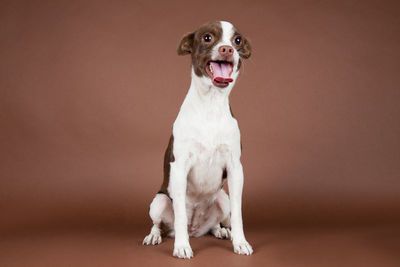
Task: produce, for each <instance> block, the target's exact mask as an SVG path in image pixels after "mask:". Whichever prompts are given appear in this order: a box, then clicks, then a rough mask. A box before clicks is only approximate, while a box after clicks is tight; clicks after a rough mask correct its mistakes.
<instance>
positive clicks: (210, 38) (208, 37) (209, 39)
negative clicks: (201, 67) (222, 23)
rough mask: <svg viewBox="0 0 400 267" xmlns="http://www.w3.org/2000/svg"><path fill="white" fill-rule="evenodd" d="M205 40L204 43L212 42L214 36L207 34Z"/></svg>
mask: <svg viewBox="0 0 400 267" xmlns="http://www.w3.org/2000/svg"><path fill="white" fill-rule="evenodd" d="M203 39H204V42H206V43H209V42H211V41H212V36H211V35H210V34H206V35H204V37H203Z"/></svg>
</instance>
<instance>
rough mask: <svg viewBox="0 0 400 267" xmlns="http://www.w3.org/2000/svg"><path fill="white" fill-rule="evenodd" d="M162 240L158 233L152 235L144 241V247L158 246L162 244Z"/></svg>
mask: <svg viewBox="0 0 400 267" xmlns="http://www.w3.org/2000/svg"><path fill="white" fill-rule="evenodd" d="M161 242H162V238H161V235H160V234H158V233H150V234H149V235H148V236H146V237H145V238H144V239H143V245H158V244H161Z"/></svg>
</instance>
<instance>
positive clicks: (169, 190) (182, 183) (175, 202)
mask: <svg viewBox="0 0 400 267" xmlns="http://www.w3.org/2000/svg"><path fill="white" fill-rule="evenodd" d="M178 54H179V55H187V54H190V55H191V57H192V81H191V85H190V88H189V91H188V93H187V95H186V98H185V100H184V102H183V104H182V106H181V109H180V111H179V114H178V116H177V118H176V120H175V123H174V126H173V131H172V135H171V138H170V140H169V144H168V148H167V151H166V152H165V157H164V182H163V184H162V186H161V189H160V191H159V192H158V193H157V194H156V196H155V197H154V199H153V201H152V203H151V205H150V217H151V219H152V220H153V224H154V225H153V227H152V228H151V232H150V234H149V235H148V236H146V237H145V239H144V240H143V244H146V245H156V244H160V243H161V241H162V238H161V234H162V233H164V234H166V235H169V236H175V244H174V251H173V255H174V256H176V257H179V258H191V257H193V252H192V249H191V247H190V245H189V236H193V237H198V236H202V235H204V234H206V233H209V232H210V233H211V234H213V235H214V236H215V237H217V238H230V239H232V242H233V248H234V252H235V253H238V254H245V255H250V254H252V253H253V249H252V247H251V246H250V244H249V243H248V242H247V241H246V238H245V236H244V232H243V223H242V211H241V206H242V188H243V169H242V164H241V162H240V156H241V142H240V131H239V127H238V124H237V121H236V119H235V118H234V117H233V116H232V113H231V109H230V105H229V94H230V92H231V90H232V87H233V85H234V84H235V82H236V79H237V77H238V75H239V70H240V67H241V66H242V60H243V59H247V58H249V57H250V54H251V47H250V44H249V42H248V40H247V39H246V38H245V37H244V36H243V35H242V34H241V33H240V32H239V31H238V30H237V29H236V28H235V27H234V26H233V25H232V24H231V23H229V22H226V21H218V22H213V23H208V24H205V25H203V26H201V27H200V28H199V29H198V30H196V31H195V32H192V33H189V34H186V35H185V36H184V37H183V39H182V41H181V43H180V44H179V47H178ZM226 179H227V180H228V187H229V196H228V195H227V194H226V193H225V191H224V190H223V188H222V186H223V184H224V182H225V180H226Z"/></svg>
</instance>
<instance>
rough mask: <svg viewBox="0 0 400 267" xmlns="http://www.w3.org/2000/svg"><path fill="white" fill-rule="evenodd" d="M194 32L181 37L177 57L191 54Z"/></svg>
mask: <svg viewBox="0 0 400 267" xmlns="http://www.w3.org/2000/svg"><path fill="white" fill-rule="evenodd" d="M193 42H194V32H191V33H187V34H185V36H183V38H182V40H181V42H180V44H179V46H178V50H177V52H178V55H180V56H183V55H187V54H190V53H192V52H193Z"/></svg>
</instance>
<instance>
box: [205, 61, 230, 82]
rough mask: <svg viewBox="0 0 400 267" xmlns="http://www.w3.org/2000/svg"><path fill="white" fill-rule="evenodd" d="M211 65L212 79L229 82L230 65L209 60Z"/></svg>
mask: <svg viewBox="0 0 400 267" xmlns="http://www.w3.org/2000/svg"><path fill="white" fill-rule="evenodd" d="M210 64H211V67H212V69H213V72H214V81H217V82H225V83H230V82H233V79H232V78H231V77H230V73H231V72H232V65H231V64H229V63H218V62H214V61H211V62H210Z"/></svg>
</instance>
